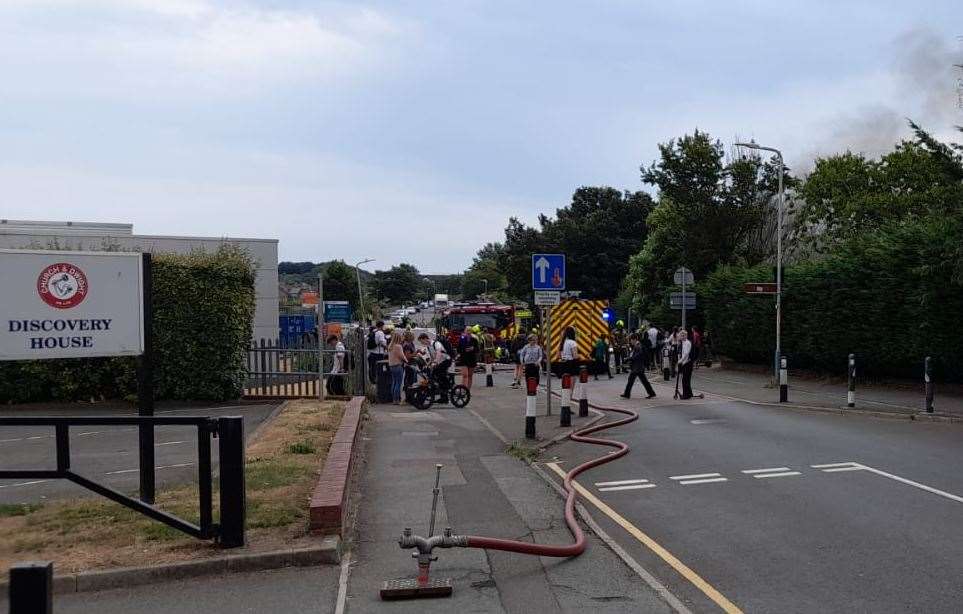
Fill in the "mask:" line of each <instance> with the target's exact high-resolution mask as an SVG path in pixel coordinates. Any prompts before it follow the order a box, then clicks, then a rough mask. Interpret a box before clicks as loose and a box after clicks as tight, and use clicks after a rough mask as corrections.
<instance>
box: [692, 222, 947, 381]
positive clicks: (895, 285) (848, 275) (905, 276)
mask: <svg viewBox="0 0 963 614" xmlns="http://www.w3.org/2000/svg"><path fill="white" fill-rule="evenodd" d="M960 236H963V235H961V228H959V223H958V222H956V221H954V220H953V218H939V219H931V220H926V221H919V222H912V223H903V224H897V225H893V226H889V227H887V228H885V229H883V230H881V231H879V232H876V233H872V234H867V235H863V236H860V237H857V238H856V239H854V240H851V241H848V242H846V243H844V244H842V245H840V246H839V247H838V248H837V249H835V250H834V251H833V252H832V253H831V254H830V255H829V256H828V257H826V258H825V259H821V260H818V261H813V262H805V263H800V264H796V265H793V266H790V267H787V268H786V269H785V270H784V275H783V339H782V346H783V352H784V353H785V354H787V355H788V356H789V359H790V364H791V365H792V366H796V367H802V368H815V369H820V370H825V371H829V372H837V373H844V372H845V370H846V357H847V355H848V354H849V353H850V352H853V353H855V354H856V355H857V357H858V365H859V367H858V368H859V370H860V372H861V373H863V374H867V375H873V376H885V375H895V376H900V377H919V376H920V374H921V372H922V365H923V359H924V357H925V356H928V355H929V356H932V357H933V360H934V369H935V375H936V376H937V377H939V378H940V379H943V380H950V381H963V363H960V361H959V359H958V358H959V356H960V354H961V353H963V328H961V327H960V326H959V316H960V314H961V313H963V285H961V284H959V283H954V282H953V281H952V272H953V265H954V260H953V256H952V255H953V254H954V251H955V250H956V249H957V247H958V246H957V244H956V241H957V240H958V239H956V238H958V237H960ZM769 271H770V269H769V268H768V267H766V266H763V267H755V268H744V267H735V266H728V267H721V268H719V269H717V270H716V271H714V272H713V273H712V274H710V275H709V277H708V278H707V279H706V282H705V283H704V284H701V285H700V300H702V301H703V305H704V308H705V315H706V327H707V329H708V330H710V331H711V334H712V339H713V343H714V344H715V348H716V351H717V352H719V353H722V354H724V355H727V356H730V357H732V358H734V359H736V360H741V361H750V362H759V363H762V364H768V362H769V361H770V360H771V351H772V348H773V347H774V346H775V343H774V336H775V331H774V316H775V305H774V301H773V300H772V299H771V298H768V299H767V298H764V297H756V296H748V295H746V294H744V293H743V291H742V284H743V283H744V282H749V281H766V280H768V276H769V275H770V273H769Z"/></svg>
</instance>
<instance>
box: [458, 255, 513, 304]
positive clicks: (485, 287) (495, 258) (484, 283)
mask: <svg viewBox="0 0 963 614" xmlns="http://www.w3.org/2000/svg"><path fill="white" fill-rule="evenodd" d="M504 259H505V248H504V247H503V246H502V244H501V243H487V244H486V245H485V246H484V247H483V248H481V249H480V250H478V254H477V255H476V256H475V258H474V261H473V262H472V265H471V266H470V267H468V270H467V271H465V275H464V278H463V280H462V292H463V293H464V295H465V297H466V298H473V297H475V296H478V295H479V294H481V293H483V292H487V294H488V295H490V296H493V297H501V298H504V295H505V294H506V292H505V291H506V289H507V287H508V278H507V277H506V276H505V273H504V272H503V270H502V266H503V264H504Z"/></svg>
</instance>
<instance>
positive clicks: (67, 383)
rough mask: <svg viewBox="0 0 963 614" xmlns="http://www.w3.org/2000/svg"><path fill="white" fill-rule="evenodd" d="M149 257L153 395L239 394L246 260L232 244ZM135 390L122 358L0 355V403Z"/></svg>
mask: <svg viewBox="0 0 963 614" xmlns="http://www.w3.org/2000/svg"><path fill="white" fill-rule="evenodd" d="M152 262H153V267H152V271H153V283H154V286H153V294H152V297H153V307H154V317H153V324H154V391H155V396H156V397H157V398H158V399H177V400H187V399H199V400H208V401H221V400H228V399H235V398H237V397H239V396H240V395H241V392H242V387H243V382H244V377H245V367H244V353H245V349H246V348H247V344H248V342H249V340H250V338H251V333H252V331H251V321H252V319H253V317H254V275H255V273H254V264H253V262H252V261H251V259H250V258H249V257H248V255H247V254H246V252H244V251H242V250H240V249H238V248H236V247H233V246H224V247H222V248H220V249H219V250H218V251H217V252H215V253H207V252H201V251H197V252H193V253H191V254H186V255H185V254H156V255H154V257H153V260H152ZM136 391H137V374H136V361H135V360H134V359H130V358H89V359H64V360H48V361H17V362H0V403H25V402H34V401H91V400H102V399H117V398H131V397H133V396H134V395H135V394H136Z"/></svg>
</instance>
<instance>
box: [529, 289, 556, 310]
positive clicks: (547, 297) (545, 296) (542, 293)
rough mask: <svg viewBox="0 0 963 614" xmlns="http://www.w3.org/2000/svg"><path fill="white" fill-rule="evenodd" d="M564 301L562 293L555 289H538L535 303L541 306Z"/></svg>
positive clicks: (551, 305)
mask: <svg viewBox="0 0 963 614" xmlns="http://www.w3.org/2000/svg"><path fill="white" fill-rule="evenodd" d="M561 302H562V293H561V292H556V291H555V290H536V291H535V304H536V305H538V306H539V307H554V306H555V305H558V304H559V303H561Z"/></svg>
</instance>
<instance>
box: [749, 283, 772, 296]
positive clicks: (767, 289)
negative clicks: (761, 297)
mask: <svg viewBox="0 0 963 614" xmlns="http://www.w3.org/2000/svg"><path fill="white" fill-rule="evenodd" d="M742 289H743V290H745V292H746V294H776V292H777V286H776V284H774V283H772V282H770V281H764V282H759V283H747V284H742Z"/></svg>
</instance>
